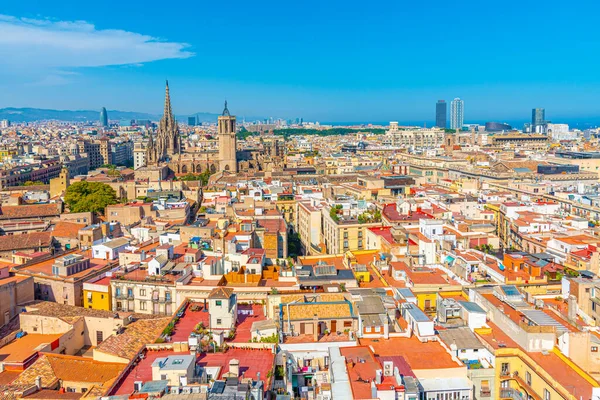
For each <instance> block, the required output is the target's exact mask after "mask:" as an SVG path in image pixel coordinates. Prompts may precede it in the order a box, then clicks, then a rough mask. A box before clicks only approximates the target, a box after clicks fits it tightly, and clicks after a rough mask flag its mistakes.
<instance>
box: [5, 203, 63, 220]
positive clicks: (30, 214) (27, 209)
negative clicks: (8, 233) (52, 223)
mask: <svg viewBox="0 0 600 400" xmlns="http://www.w3.org/2000/svg"><path fill="white" fill-rule="evenodd" d="M58 215H60V204H59V203H52V204H33V205H27V206H2V207H0V220H3V219H20V218H36V217H38V218H39V217H52V216H58Z"/></svg>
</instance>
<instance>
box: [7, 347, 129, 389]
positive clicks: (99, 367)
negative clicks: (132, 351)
mask: <svg viewBox="0 0 600 400" xmlns="http://www.w3.org/2000/svg"><path fill="white" fill-rule="evenodd" d="M123 368H125V365H124V364H119V363H106V362H100V361H94V360H92V359H90V358H84V357H75V356H65V355H60V354H44V355H42V356H41V357H40V358H39V359H38V360H36V362H34V363H33V364H32V365H31V366H30V367H29V368H27V369H26V370H25V371H24V372H23V373H22V374H21V375H20V376H19V378H17V379H16V380H15V381H14V382H13V384H17V385H35V380H36V378H37V377H38V376H40V377H42V386H43V387H52V386H53V385H54V384H55V383H56V382H57V381H70V382H82V383H83V382H85V383H91V384H95V385H97V386H100V387H102V388H104V390H103V392H106V390H108V389H109V388H110V387H111V386H112V383H113V382H114V380H115V379H116V378H117V377H118V376H119V374H120V373H121V371H122V370H123ZM103 394H105V393H103Z"/></svg>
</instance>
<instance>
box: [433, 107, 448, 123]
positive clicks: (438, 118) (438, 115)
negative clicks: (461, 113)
mask: <svg viewBox="0 0 600 400" xmlns="http://www.w3.org/2000/svg"><path fill="white" fill-rule="evenodd" d="M447 110H448V105H447V104H446V102H445V101H444V100H438V102H437V103H436V104H435V126H437V127H438V128H442V129H444V128H446V111H447Z"/></svg>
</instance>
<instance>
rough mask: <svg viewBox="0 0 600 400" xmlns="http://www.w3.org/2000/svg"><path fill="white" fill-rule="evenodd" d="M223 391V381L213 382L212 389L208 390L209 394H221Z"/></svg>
mask: <svg viewBox="0 0 600 400" xmlns="http://www.w3.org/2000/svg"><path fill="white" fill-rule="evenodd" d="M224 391H225V382H223V381H215V383H213V385H212V387H211V388H210V392H211V393H217V394H221V393H223V392H224Z"/></svg>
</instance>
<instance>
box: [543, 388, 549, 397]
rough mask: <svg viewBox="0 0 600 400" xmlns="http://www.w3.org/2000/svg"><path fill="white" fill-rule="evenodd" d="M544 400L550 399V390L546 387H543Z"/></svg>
mask: <svg viewBox="0 0 600 400" xmlns="http://www.w3.org/2000/svg"><path fill="white" fill-rule="evenodd" d="M544 400H550V391H549V390H548V389H544Z"/></svg>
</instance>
